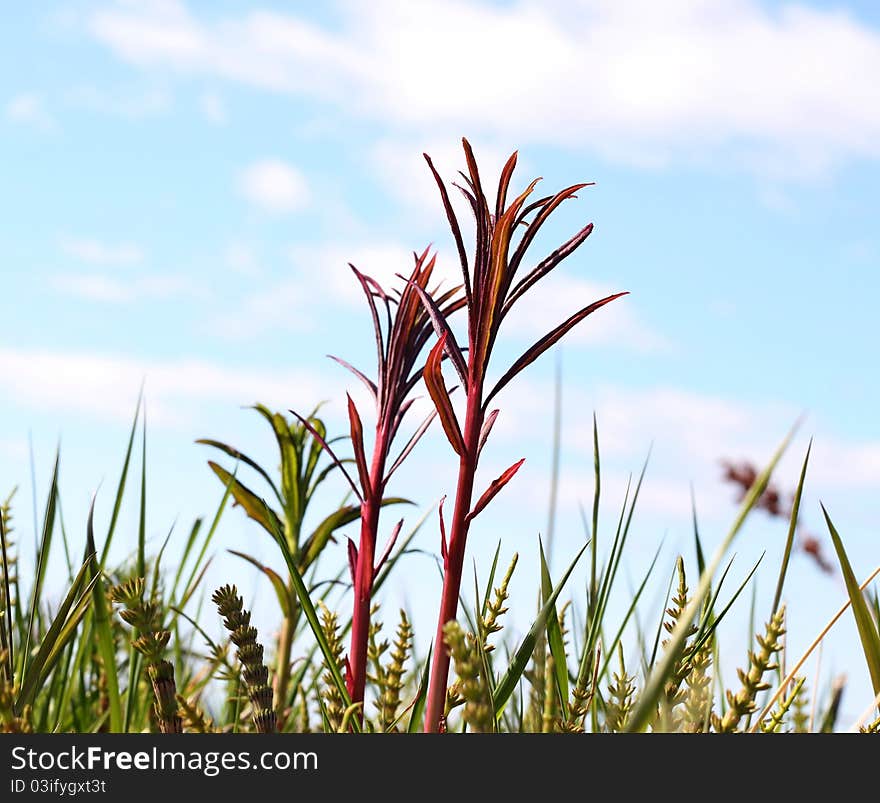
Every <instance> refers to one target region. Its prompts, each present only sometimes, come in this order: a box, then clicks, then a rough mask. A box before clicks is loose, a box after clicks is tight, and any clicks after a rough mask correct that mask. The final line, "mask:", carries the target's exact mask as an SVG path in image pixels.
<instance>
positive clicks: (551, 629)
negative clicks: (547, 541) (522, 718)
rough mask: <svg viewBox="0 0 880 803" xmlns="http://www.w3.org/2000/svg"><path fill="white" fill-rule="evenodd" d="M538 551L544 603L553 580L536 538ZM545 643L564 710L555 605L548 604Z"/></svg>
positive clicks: (565, 668)
mask: <svg viewBox="0 0 880 803" xmlns="http://www.w3.org/2000/svg"><path fill="white" fill-rule="evenodd" d="M538 552H539V555H540V558H541V604H542V606H543V605H546V604H547V601H548V600H549V599H550V595H551V594H552V593H553V581H552V580H551V579H550V569H549V568H548V566H547V558H546V557H545V555H544V544H543V543H542V542H541V539H540V538H539V539H538ZM547 643H548V645H549V647H550V654H551V655H552V656H553V669H554V675H555V676H556V693H557V694H558V695H559V706H560V708H559V710H560V711H564V710H565V706H566V705H568V662H567V661H566V657H565V644H564V643H563V641H562V628H561V627H560V626H559V615H558V614H557V612H556V605H555V604H552V605H551V606H550V611H549V613H548V615H547Z"/></svg>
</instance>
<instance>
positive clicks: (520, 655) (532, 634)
mask: <svg viewBox="0 0 880 803" xmlns="http://www.w3.org/2000/svg"><path fill="white" fill-rule="evenodd" d="M586 548H587V544H584V545H583V546H582V547H581V549H580V551H579V552H578V553H577V555H575V558H574V560H573V561H572V562H571V565H570V566H569V567H568V569H567V570H566V572H565V574H564V575H562V579H561V580H560V581H559V584H558V585H557V586H556V588H554V589H553V591H552V592H551V593H550V596H549V597H547V599H546V600H545V602H544V604H543V605H542V606H541V610H540V611H539V612H538V617H537V618H536V619H535V621H534V622H533V623H532V626H531V628H529V632H528V633H527V634H526V636H525V638H524V639H523V640H522V643H521V644H520V645H519V647H518V648H517V650H516V652H515V653H514V655H513V660H512V661H511V662H510V666H508V667H507V671H506V672H505V673H504V675H503V676H502V677H501V679H500V680H499V681H498V683H497V684H496V686H495V693H494V694H493V695H492V702H493V703H494V706H495V711H496V712H497V713H496V716H500V715H501V713H502V712H503V711H504V706H505V705H506V703H507V701H508V700H509V699H510V695H511V694H513V690H514V689H515V688H516V685H517V684H518V683H519V680H520V678H521V677H522V675H523V672H525V669H526V667H527V666H528V664H529V661H530V660H531V659H532V653H533V652H534V649H535V643H536V642H537V640H538V636H539V635H540V634H541V633H542V632H543V630H544V625H545V624H546V622H547V617H548V616H550V613H551V611H552V610H553V607H554V606H555V605H556V600H557V599H558V597H559V595H560V594H561V593H562V589H563V588H565V584H566V583H567V582H568V578H569V577H571V573H572V572H573V571H574V567H575V566H576V565H577V562H578V561H579V560H580V559H581V556H582V555H583V554H584V551H585V550H586Z"/></svg>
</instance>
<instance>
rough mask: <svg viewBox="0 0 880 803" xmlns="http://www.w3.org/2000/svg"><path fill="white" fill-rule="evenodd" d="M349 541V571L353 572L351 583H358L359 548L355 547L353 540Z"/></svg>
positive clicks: (349, 539) (348, 539)
mask: <svg viewBox="0 0 880 803" xmlns="http://www.w3.org/2000/svg"><path fill="white" fill-rule="evenodd" d="M346 540H347V541H348V570H349V572H351V582H352V583H356V582H357V564H358V548H357V547H356V546H355V545H354V541H352V540H351V538H347V539H346Z"/></svg>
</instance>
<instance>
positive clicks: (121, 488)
mask: <svg viewBox="0 0 880 803" xmlns="http://www.w3.org/2000/svg"><path fill="white" fill-rule="evenodd" d="M143 399H144V386H143V385H141V390H140V393H138V400H137V405H136V406H135V410H134V420H133V421H132V422H131V432H130V433H129V435H128V447H127V448H126V450H125V459H124V460H123V461H122V471H121V473H120V475H119V484H118V485H117V486H116V498H115V499H114V500H113V513H112V514H111V516H110V526H109V527H108V528H107V540H106V541H105V542H104V549H102V550H101V563H100V565H101V567H102V568H103V567H104V566H106V565H107V555H108V553H109V552H110V543H111V542H112V541H113V534H114V533H115V532H116V522H117V521H119V512H120V510H121V509H122V497H123V496H124V495H125V484H126V481H127V480H128V468H129V465H130V464H131V453H132V451H133V449H134V438H135V433H136V432H137V425H138V419H139V418H140V414H141V404H142V403H143Z"/></svg>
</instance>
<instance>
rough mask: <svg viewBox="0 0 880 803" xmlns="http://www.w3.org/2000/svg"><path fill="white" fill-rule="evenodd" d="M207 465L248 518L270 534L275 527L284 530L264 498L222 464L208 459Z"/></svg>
mask: <svg viewBox="0 0 880 803" xmlns="http://www.w3.org/2000/svg"><path fill="white" fill-rule="evenodd" d="M208 465H209V466H210V467H211V470H212V471H213V472H214V473H215V474H216V475H217V476H218V477H219V478H220V482H222V483H223V484H224V485H226V486H227V487H229V489H230V493H231V494H232V497H233V498H234V499H235V501H236V503H237V504H239V505H241V507H242V508H243V509H244V512H245V513H246V514H247V515H248V518H251V519H253V520H254V521H255V522H257V524H259V525H260V526H261V527H262V528H263V529H264V530H265V531H266V532H267V533H269V534H270V535H272V533H273V532H274V530H275V529H278V530H281V531H283V530H284V525H283V524H282V523H281V519H280V518H279V516H278V514H277V513H276V512H275V511H274V510H272V508H270V507H269V506H268V505H267V504H266V500H265V499H262V498H261V497H259V496H257V495H256V494H255V493H254V492H253V491H252V490H251V489H250V488H248V487H247V486H246V485H244V484H243V483H241V482H239V481H238V480H237V479H236V478H235V477H234V476H233V475H232V474H230V473H229V472H228V471H227V470H226V469H225V468H223V466H221V465H218V464H217V463H215V462H214V461H213V460H209V461H208Z"/></svg>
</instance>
